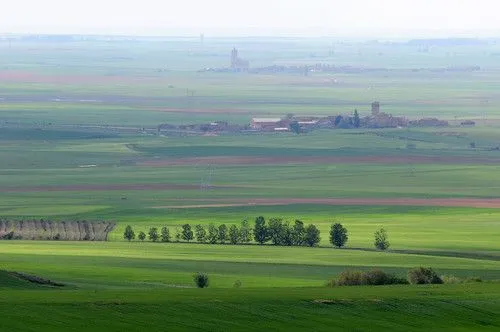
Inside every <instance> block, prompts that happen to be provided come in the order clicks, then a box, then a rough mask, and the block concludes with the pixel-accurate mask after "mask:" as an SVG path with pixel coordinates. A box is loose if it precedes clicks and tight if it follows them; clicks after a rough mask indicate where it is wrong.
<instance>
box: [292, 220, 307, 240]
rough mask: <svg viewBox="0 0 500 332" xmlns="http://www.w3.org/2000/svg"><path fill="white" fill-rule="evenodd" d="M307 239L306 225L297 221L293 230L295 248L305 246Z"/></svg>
mask: <svg viewBox="0 0 500 332" xmlns="http://www.w3.org/2000/svg"><path fill="white" fill-rule="evenodd" d="M305 237H306V228H305V227H304V223H303V222H302V221H300V220H295V224H294V225H293V229H292V244H293V245H294V246H302V245H304V240H305Z"/></svg>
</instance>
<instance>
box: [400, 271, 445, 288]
mask: <svg viewBox="0 0 500 332" xmlns="http://www.w3.org/2000/svg"><path fill="white" fill-rule="evenodd" d="M408 281H409V282H410V284H412V285H423V284H442V283H443V280H442V279H441V278H440V277H439V276H438V275H437V273H436V272H434V270H433V269H431V268H430V267H428V268H425V267H417V268H414V269H410V270H409V271H408Z"/></svg>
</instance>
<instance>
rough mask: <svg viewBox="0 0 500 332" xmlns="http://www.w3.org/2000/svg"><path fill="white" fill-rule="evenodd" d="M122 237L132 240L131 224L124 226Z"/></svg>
mask: <svg viewBox="0 0 500 332" xmlns="http://www.w3.org/2000/svg"><path fill="white" fill-rule="evenodd" d="M123 238H124V239H125V240H128V241H132V240H133V239H135V232H134V230H133V229H132V226H130V225H128V226H127V227H125V232H123Z"/></svg>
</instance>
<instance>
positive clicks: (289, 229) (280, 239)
mask: <svg viewBox="0 0 500 332" xmlns="http://www.w3.org/2000/svg"><path fill="white" fill-rule="evenodd" d="M123 237H124V238H125V239H126V240H128V241H132V240H134V239H135V238H136V234H135V232H134V230H133V229H132V226H127V227H126V228H125V232H124V234H123ZM137 237H138V239H139V240H141V241H144V240H145V239H146V237H147V238H149V240H151V241H153V242H158V241H161V242H172V240H175V241H177V242H180V241H186V242H191V241H193V240H195V241H196V242H199V243H210V244H216V243H221V244H224V243H231V244H247V243H250V242H252V240H253V241H255V242H257V243H259V244H265V243H268V242H271V243H272V244H274V245H278V246H310V247H313V246H315V245H317V244H318V243H319V242H320V240H321V238H320V231H319V229H318V228H317V227H316V226H315V225H308V226H306V225H304V223H303V222H302V221H300V220H296V221H295V223H294V225H293V226H291V225H290V224H289V223H287V222H283V220H282V219H279V218H272V219H270V220H269V223H268V224H266V221H265V219H264V217H258V218H257V219H256V220H255V227H254V228H251V227H250V224H249V222H248V221H247V220H244V221H243V222H242V223H241V225H240V226H237V225H230V226H229V227H228V226H227V225H226V224H221V225H218V226H216V225H214V224H210V225H208V227H207V228H205V227H204V226H203V225H196V226H195V227H194V228H193V227H192V226H191V225H190V224H184V225H182V226H181V228H178V229H177V230H176V233H175V235H174V237H173V238H172V236H171V234H170V229H169V228H168V227H166V226H164V227H162V229H161V231H158V228H156V227H152V228H150V229H149V232H148V234H146V233H144V232H142V231H141V232H139V233H138V235H137Z"/></svg>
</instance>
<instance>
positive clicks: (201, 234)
mask: <svg viewBox="0 0 500 332" xmlns="http://www.w3.org/2000/svg"><path fill="white" fill-rule="evenodd" d="M194 233H195V235H196V241H198V242H199V243H205V241H206V240H207V231H206V230H205V227H203V226H202V225H196V227H195V228H194Z"/></svg>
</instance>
